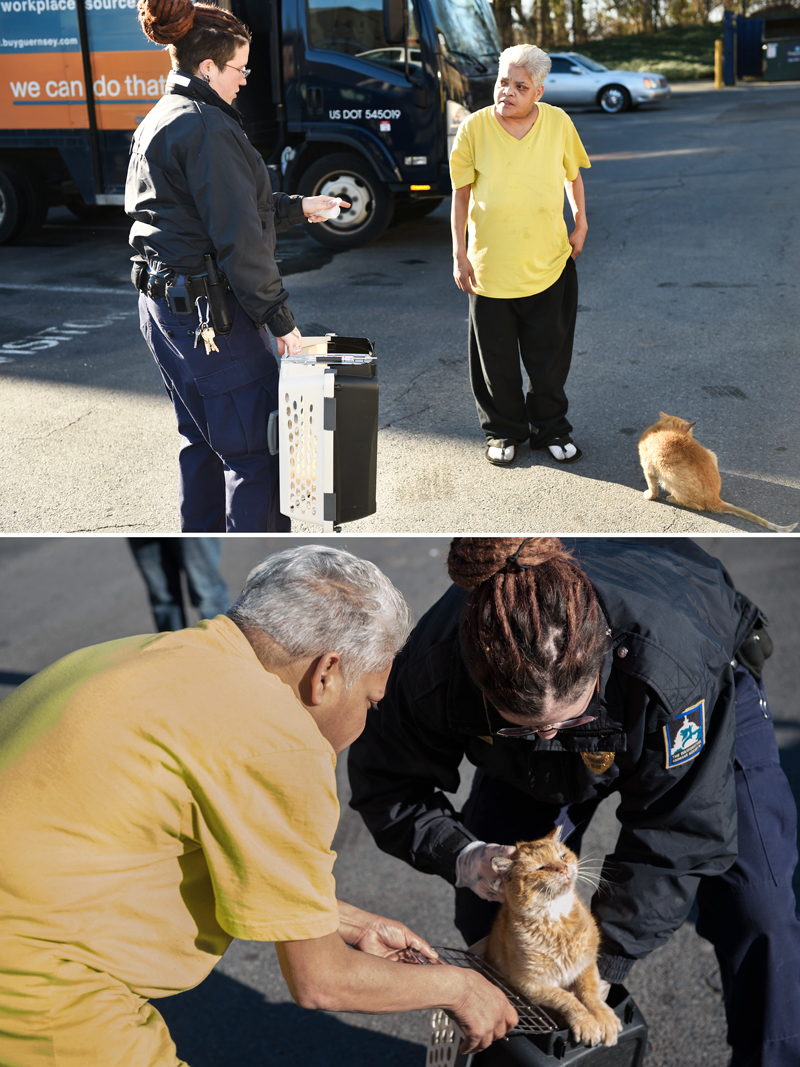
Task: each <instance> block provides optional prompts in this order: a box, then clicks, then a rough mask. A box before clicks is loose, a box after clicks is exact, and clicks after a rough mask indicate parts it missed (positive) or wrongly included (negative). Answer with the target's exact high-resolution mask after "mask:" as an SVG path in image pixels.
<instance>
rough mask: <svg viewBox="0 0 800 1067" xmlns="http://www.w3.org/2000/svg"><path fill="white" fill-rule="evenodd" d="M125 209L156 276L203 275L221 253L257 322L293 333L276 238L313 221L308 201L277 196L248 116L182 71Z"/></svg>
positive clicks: (145, 148) (147, 143) (133, 176)
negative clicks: (210, 258) (250, 134)
mask: <svg viewBox="0 0 800 1067" xmlns="http://www.w3.org/2000/svg"><path fill="white" fill-rule="evenodd" d="M183 82H185V83H187V84H182V83H183ZM125 211H126V212H127V214H128V215H130V216H131V217H132V218H133V219H134V220H135V221H134V224H133V226H132V228H131V236H130V242H131V245H132V246H133V247H134V248H135V249H136V251H137V252H138V253H139V255H140V256H142V257H143V258H144V259H146V260H147V262H148V264H149V266H150V268H151V269H153V270H158V269H159V268H161V269H165V268H171V269H172V270H175V271H176V272H177V273H178V274H202V273H203V272H204V271H205V269H206V268H205V263H204V262H203V256H204V255H205V254H207V253H208V252H215V253H216V257H217V264H218V266H219V267H220V268H221V269H222V270H223V271H224V273H225V275H226V276H227V279H228V282H229V284H230V287H231V289H232V290H233V293H234V296H235V297H236V299H237V300H238V301H239V303H240V304H241V305H242V307H243V308H244V310H245V311H246V312H247V314H248V315H249V316H250V318H251V319H252V320H253V322H254V323H255V324H256V325H257V326H262V325H263V324H264V323H266V324H267V326H269V328H270V330H271V331H272V332H273V334H275V336H276V337H283V336H285V335H286V334H287V333H291V331H292V329H293V328H294V318H293V317H292V313H291V311H290V310H289V308H288V307H287V306H286V300H287V298H288V293H287V292H286V290H285V289H284V288H283V285H282V282H281V276H280V272H279V270H278V267H277V264H276V262H275V233H276V231H280V230H287V229H289V227H290V226H293V225H295V223H298V222H302V221H303V220H304V215H303V208H302V197H299V196H298V197H294V196H287V195H285V194H284V193H273V192H272V187H271V185H270V180H269V171H268V170H267V166H266V164H265V163H264V160H263V159H262V158H261V155H260V154H259V153H258V152H257V151H256V149H255V148H253V146H252V145H251V144H250V142H249V141H248V139H247V136H246V134H245V132H244V129H243V128H242V117H241V115H240V114H239V112H238V111H237V110H236V109H235V108H233V107H231V106H230V105H229V104H226V103H225V101H224V100H223V99H222V98H221V97H220V96H219V95H218V94H217V93H216V92H215V91H214V90H213V89H212V88H211V86H210V85H207V84H206V83H205V82H204V81H203V80H202V79H200V78H196V77H193V76H191V75H187V74H183V72H182V71H173V72H172V73H171V74H170V76H169V78H168V80H167V92H166V94H165V95H164V96H162V97H161V99H160V100H159V101H158V103H157V104H156V105H155V107H154V108H153V109H152V110H151V111H150V112H149V114H148V115H147V116H146V117H145V119H144V120H143V121H142V123H141V125H140V126H139V127H138V129H137V130H136V133H135V134H134V137H133V142H132V144H131V160H130V166H129V168H128V180H127V185H126V188H125Z"/></svg>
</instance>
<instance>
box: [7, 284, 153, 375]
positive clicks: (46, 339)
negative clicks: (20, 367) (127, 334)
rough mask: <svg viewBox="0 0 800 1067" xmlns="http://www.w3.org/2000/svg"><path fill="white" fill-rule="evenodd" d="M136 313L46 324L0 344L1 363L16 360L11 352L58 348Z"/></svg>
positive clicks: (27, 352) (21, 353)
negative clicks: (25, 335) (33, 331)
mask: <svg viewBox="0 0 800 1067" xmlns="http://www.w3.org/2000/svg"><path fill="white" fill-rule="evenodd" d="M2 288H3V286H2V285H0V289H2ZM135 314H136V312H135V310H130V311H111V312H109V313H108V314H106V315H103V317H102V318H100V319H95V320H94V321H93V322H62V323H61V325H60V326H45V327H44V329H42V330H37V331H36V333H32V334H28V336H27V337H21V338H20V339H19V340H17V341H6V342H5V343H4V344H2V345H0V363H14V362H15V359H14V356H13V355H10V354H9V353H14V354H15V355H16V356H21V355H33V354H34V353H35V352H43V351H45V349H48V348H57V347H58V345H60V344H62V343H63V342H65V341H74V340H75V339H76V338H78V337H83V336H84V335H85V334H86V333H88V331H89V330H102V329H104V327H106V326H111V325H112V323H114V322H117V320H118V319H125V318H128V316H130V315H135Z"/></svg>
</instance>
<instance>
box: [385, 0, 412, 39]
mask: <svg viewBox="0 0 800 1067" xmlns="http://www.w3.org/2000/svg"><path fill="white" fill-rule="evenodd" d="M383 35H384V37H385V38H386V43H387V44H405V41H406V0H383Z"/></svg>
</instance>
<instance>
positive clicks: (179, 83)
mask: <svg viewBox="0 0 800 1067" xmlns="http://www.w3.org/2000/svg"><path fill="white" fill-rule="evenodd" d="M166 91H167V92H168V93H174V94H176V95H177V96H188V97H189V98H190V99H192V100H200V101H201V102H202V103H204V104H211V105H212V106H213V107H218V108H219V109H220V111H224V112H225V114H226V115H230V117H231V118H232V119H235V120H236V121H237V122H238V123H239V125H240V126H241V127H242V128H244V120H243V119H242V116H241V115H240V114H239V112H238V111H237V110H236V108H235V107H232V106H231V105H230V104H226V103H225V101H224V100H223V99H222V97H221V96H220V95H219V93H218V92H216V91H215V90H214V89H212V88H211V86H210V85H209V84H208V83H207V82H205V81H203V79H202V78H198V77H196V76H195V75H194V74H186V73H185V72H184V71H182V70H172V71H170V73H169V76H168V77H167V90H166Z"/></svg>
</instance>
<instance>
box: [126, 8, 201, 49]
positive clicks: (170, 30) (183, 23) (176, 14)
mask: <svg viewBox="0 0 800 1067" xmlns="http://www.w3.org/2000/svg"><path fill="white" fill-rule="evenodd" d="M138 15H139V22H140V23H141V25H142V29H143V30H144V32H145V35H146V36H147V37H149V38H150V40H151V41H155V43H156V44H174V43H175V41H179V40H180V39H181V37H185V36H186V34H187V33H188V32H189V30H190V29H191V28H192V26H194V16H195V6H194V4H193V3H192V0H139V5H138Z"/></svg>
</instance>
